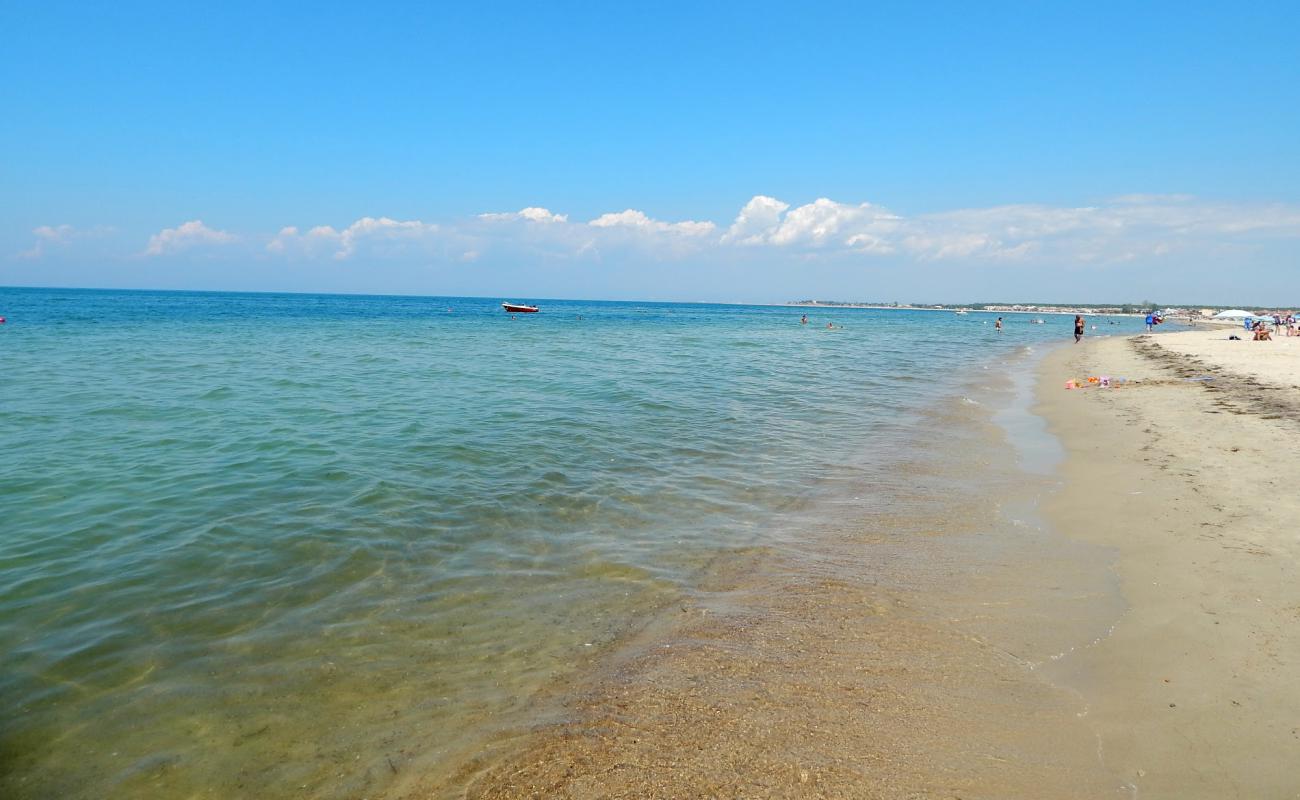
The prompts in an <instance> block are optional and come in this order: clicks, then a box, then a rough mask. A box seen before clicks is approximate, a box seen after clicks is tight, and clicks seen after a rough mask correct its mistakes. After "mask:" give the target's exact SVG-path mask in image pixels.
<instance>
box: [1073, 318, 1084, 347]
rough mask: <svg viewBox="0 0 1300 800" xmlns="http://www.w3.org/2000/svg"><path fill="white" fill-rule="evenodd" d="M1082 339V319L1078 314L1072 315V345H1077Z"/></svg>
mask: <svg viewBox="0 0 1300 800" xmlns="http://www.w3.org/2000/svg"><path fill="white" fill-rule="evenodd" d="M1082 338H1083V317H1082V316H1080V315H1078V314H1075V315H1074V343H1075V344H1078V343H1079V340H1080V339H1082Z"/></svg>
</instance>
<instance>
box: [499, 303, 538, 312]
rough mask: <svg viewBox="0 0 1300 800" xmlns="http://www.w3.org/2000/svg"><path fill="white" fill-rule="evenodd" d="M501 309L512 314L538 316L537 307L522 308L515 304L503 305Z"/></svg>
mask: <svg viewBox="0 0 1300 800" xmlns="http://www.w3.org/2000/svg"><path fill="white" fill-rule="evenodd" d="M501 307H502V308H504V309H505V310H506V311H508V312H509V313H511V314H536V313H537V306H521V305H517V304H515V303H502V304H501Z"/></svg>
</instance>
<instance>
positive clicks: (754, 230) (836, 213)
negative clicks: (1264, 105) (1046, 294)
mask: <svg viewBox="0 0 1300 800" xmlns="http://www.w3.org/2000/svg"><path fill="white" fill-rule="evenodd" d="M33 233H34V234H35V235H36V237H37V244H36V247H34V248H33V249H32V250H31V251H28V252H27V253H25V254H24V255H25V256H28V257H39V255H40V253H41V252H42V249H43V248H49V247H54V246H57V245H59V244H60V243H63V242H66V241H70V240H71V239H73V238H75V237H77V236H80V235H83V233H82V232H80V231H76V230H74V229H72V228H71V227H70V226H66V225H60V226H42V227H40V228H37V229H36V230H34V231H33ZM236 238H237V237H236V236H235V235H234V234H232V233H227V232H225V231H219V230H213V229H212V228H209V227H207V226H206V225H204V224H203V223H202V222H201V221H199V220H194V221H191V222H187V223H185V224H183V225H180V226H178V227H176V228H171V229H168V230H165V231H162V232H160V233H159V234H157V235H155V236H154V237H153V238H151V239H150V241H149V247H148V249H147V250H146V253H148V254H149V255H151V256H160V255H164V254H172V253H177V252H181V251H183V250H185V249H187V248H189V247H193V246H197V245H213V244H228V243H231V242H234V241H236ZM1290 239H1300V207H1297V206H1289V205H1278V204H1274V205H1247V204H1232V203H1216V202H1208V201H1204V200H1200V199H1197V198H1194V197H1187V196H1182V195H1125V196H1122V197H1117V198H1110V199H1107V200H1105V201H1103V202H1100V203H1097V204H1093V205H1080V206H1052V205H1045V204H1011V205H1000V206H990V207H984V208H963V209H954V210H948V211H940V212H933V213H925V214H916V215H911V216H909V215H904V214H900V213H896V212H895V211H893V210H891V209H890V208H888V207H887V206H885V205H881V204H877V203H874V202H855V203H850V202H841V201H837V200H833V199H830V198H826V197H821V198H818V199H816V200H813V201H812V202H808V203H804V204H802V205H795V204H791V203H789V202H786V201H785V200H781V199H778V198H776V197H772V196H769V195H755V196H753V197H752V198H751V199H750V200H749V201H748V202H746V203H745V204H744V206H743V207H742V208H741V209H740V210H739V211H738V212H737V214H736V215H735V217H734V218H733V219H732V221H731V223H730V224H729V226H727V227H725V228H719V226H718V225H717V224H715V223H714V222H711V221H707V220H683V221H676V222H672V221H665V220H660V219H655V218H654V217H651V216H650V215H648V214H646V213H645V212H644V211H640V210H637V209H631V208H629V209H625V210H623V211H616V212H610V213H606V214H601V215H599V216H596V217H595V218H594V219H590V220H587V221H571V220H570V218H569V216H568V215H567V214H563V213H557V212H553V211H551V210H550V209H547V208H543V207H540V206H529V207H527V208H523V209H520V210H519V211H512V212H491V213H484V214H478V215H475V216H472V217H469V218H462V219H458V220H450V221H447V222H443V223H432V222H423V221H420V220H397V219H392V218H389V217H370V216H367V217H362V218H360V219H358V220H356V221H355V222H353V223H351V224H350V225H348V226H347V227H344V228H335V227H333V226H330V225H318V226H315V227H303V228H299V227H297V226H289V227H285V228H282V229H280V231H279V232H278V233H277V234H276V235H275V236H274V237H271V238H269V239H263V240H262V241H261V246H263V247H264V248H265V252H267V253H269V254H272V255H279V256H282V257H286V258H299V259H317V258H321V259H336V260H349V259H354V258H358V257H361V256H364V257H366V258H369V259H389V260H400V259H411V258H424V259H427V260H428V261H429V262H430V263H447V264H452V263H455V264H461V265H465V267H466V268H467V269H468V268H482V265H491V264H494V263H497V262H498V261H501V260H503V259H509V260H514V261H519V260H521V259H522V260H524V261H525V263H527V262H528V261H530V260H531V261H533V262H535V263H559V262H566V261H567V262H597V261H600V260H602V259H604V258H606V257H608V256H611V255H615V254H618V253H621V252H629V253H630V252H635V253H636V254H637V255H638V257H643V258H644V257H648V258H651V259H660V260H665V261H667V260H680V259H685V258H693V257H699V256H703V257H706V258H716V259H719V260H726V259H736V260H749V259H753V258H760V257H764V256H763V254H764V253H767V254H770V256H771V257H773V258H777V259H781V258H788V257H789V256H790V255H797V256H798V258H800V259H801V260H803V259H827V260H830V259H840V260H850V261H851V260H855V259H857V260H863V261H874V262H876V263H927V262H940V261H942V262H954V263H971V264H979V263H989V264H993V263H1003V262H1019V263H1025V264H1038V263H1041V264H1051V265H1067V264H1079V265H1084V264H1094V263H1096V264H1101V263H1123V262H1126V261H1133V260H1137V259H1160V258H1176V257H1180V256H1186V255H1189V254H1193V253H1194V254H1197V255H1198V257H1199V256H1204V255H1206V254H1207V253H1222V252H1227V251H1229V250H1231V251H1233V252H1235V253H1238V254H1239V253H1241V252H1244V251H1245V250H1249V249H1250V248H1252V247H1265V246H1267V243H1268V242H1269V241H1276V240H1290ZM471 265H474V266H472V267H471Z"/></svg>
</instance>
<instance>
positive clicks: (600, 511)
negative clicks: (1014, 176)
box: [0, 290, 1300, 798]
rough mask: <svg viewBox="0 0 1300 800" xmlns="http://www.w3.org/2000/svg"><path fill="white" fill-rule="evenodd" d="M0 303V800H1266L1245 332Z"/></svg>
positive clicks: (1269, 432) (467, 301) (1269, 755)
mask: <svg viewBox="0 0 1300 800" xmlns="http://www.w3.org/2000/svg"><path fill="white" fill-rule="evenodd" d="M7 301H8V306H9V308H11V309H17V311H18V313H17V314H15V317H16V318H18V319H19V320H20V322H19V323H17V324H13V325H8V326H7V327H6V331H5V337H6V345H7V346H8V347H9V350H8V351H7V352H8V353H9V357H10V363H11V366H12V369H11V372H10V376H9V377H10V379H11V381H12V384H13V390H12V396H13V402H12V405H11V407H10V409H9V411H8V413H7V414H6V415H5V416H3V417H0V440H3V441H4V442H5V443H6V452H7V453H8V454H9V458H8V459H7V461H6V462H5V463H4V465H3V466H0V501H3V503H4V504H5V505H6V507H7V508H8V509H9V512H8V513H9V516H8V522H9V523H10V525H11V530H12V531H13V532H14V533H13V534H11V535H10V536H9V537H8V538H6V539H5V540H4V541H3V542H0V555H3V556H4V559H5V560H3V561H0V569H2V570H3V577H4V578H5V580H4V581H0V612H4V613H0V645H3V647H0V650H3V651H4V652H5V653H6V656H7V657H6V661H7V669H6V670H5V671H4V672H3V673H0V695H2V696H3V697H4V698H5V699H6V702H7V703H8V704H9V707H10V708H11V709H12V713H11V714H9V715H8V717H7V718H6V719H5V721H4V723H3V725H0V794H4V795H5V796H6V797H9V796H12V797H15V798H45V797H54V796H58V797H68V798H130V797H139V796H150V797H157V798H172V797H175V798H182V797H193V796H197V795H199V794H203V793H214V792H215V793H217V794H219V795H221V796H229V797H242V796H258V797H268V798H274V797H299V796H304V795H305V796H310V797H314V798H351V797H372V798H461V797H470V798H509V797H573V798H577V797H628V798H631V797H696V796H715V797H752V796H771V797H846V798H894V797H936V798H938V797H945V798H949V797H965V798H978V797H987V798H1008V797H1009V798H1031V797H1035V798H1036V797H1053V798H1057V797H1060V798H1090V797H1103V796H1107V797H1108V796H1115V795H1116V794H1117V793H1118V794H1119V795H1120V796H1134V795H1135V793H1139V792H1140V796H1143V797H1147V796H1156V797H1162V796H1163V797H1202V796H1203V797H1220V796H1231V794H1232V792H1233V791H1238V790H1239V791H1240V793H1241V796H1250V797H1265V796H1267V797H1272V796H1289V795H1288V794H1287V793H1288V792H1294V784H1292V783H1290V782H1291V781H1293V779H1292V777H1291V776H1289V775H1288V774H1286V772H1285V765H1287V764H1290V763H1292V762H1293V761H1294V756H1295V752H1294V749H1295V746H1296V745H1295V741H1296V739H1295V734H1294V732H1293V731H1292V727H1288V726H1289V725H1291V726H1293V723H1292V722H1289V720H1294V719H1296V717H1297V715H1296V710H1297V709H1296V703H1295V686H1294V685H1293V683H1292V682H1289V681H1291V679H1290V678H1289V676H1290V675H1291V674H1292V670H1290V669H1289V665H1291V664H1292V663H1294V661H1295V658H1296V655H1297V654H1296V653H1295V642H1294V639H1293V638H1290V637H1289V635H1288V632H1287V625H1288V624H1290V625H1294V623H1295V621H1296V617H1297V613H1298V611H1297V610H1298V609H1300V598H1297V597H1296V592H1295V591H1294V590H1293V589H1292V588H1291V587H1290V586H1289V585H1288V583H1287V581H1288V580H1290V578H1291V572H1290V566H1289V565H1290V564H1291V563H1293V560H1294V552H1293V550H1294V540H1295V536H1294V534H1293V533H1291V532H1290V531H1291V528H1289V527H1288V526H1289V525H1290V523H1291V521H1292V520H1293V519H1294V517H1295V512H1296V508H1295V501H1294V499H1293V495H1294V493H1292V492H1289V491H1288V490H1287V484H1286V477H1285V475H1284V473H1283V469H1284V468H1285V458H1284V456H1285V455H1286V453H1289V452H1293V451H1294V445H1295V441H1294V436H1295V430H1294V424H1295V423H1294V421H1295V406H1294V400H1293V397H1292V395H1293V393H1294V390H1283V389H1272V388H1269V387H1270V386H1274V385H1279V384H1280V383H1283V382H1285V379H1286V377H1287V376H1288V375H1294V374H1295V373H1294V370H1293V369H1292V367H1291V366H1289V364H1292V363H1294V362H1293V361H1288V359H1292V358H1293V356H1294V355H1295V354H1296V353H1297V352H1300V351H1298V350H1297V349H1295V348H1294V347H1293V346H1292V345H1291V343H1290V342H1289V341H1286V340H1280V341H1277V342H1271V343H1270V342H1228V341H1226V340H1220V339H1218V338H1216V335H1217V336H1219V337H1226V336H1227V333H1226V332H1222V331H1221V332H1217V334H1216V332H1198V331H1192V332H1186V333H1173V334H1170V333H1166V332H1161V333H1160V334H1158V335H1156V336H1136V337H1135V338H1125V336H1130V337H1134V335H1135V334H1138V333H1139V332H1140V330H1141V325H1140V321H1138V320H1122V321H1120V322H1119V323H1117V324H1116V325H1115V326H1108V330H1107V331H1105V333H1108V334H1115V335H1113V336H1111V337H1109V338H1104V337H1098V338H1093V337H1091V336H1090V337H1088V338H1087V339H1085V341H1084V343H1083V344H1080V345H1074V344H1071V343H1069V339H1068V334H1069V327H1068V325H1065V324H1063V325H1055V326H1053V325H1034V324H1031V323H1029V322H1028V321H1023V320H1011V319H1008V320H1007V324H1006V325H1005V327H1004V329H1003V331H1002V332H997V331H996V330H995V329H994V327H993V325H992V320H993V319H995V318H996V317H995V316H994V315H990V314H983V313H974V314H971V315H969V316H965V315H961V316H959V315H935V314H933V313H929V312H911V311H881V312H877V311H866V310H852V309H836V310H827V311H819V312H818V316H817V317H815V318H814V320H812V322H813V324H810V325H802V324H800V322H799V316H797V315H796V314H795V313H793V312H791V311H789V310H786V309H777V308H771V307H744V306H692V305H680V304H641V303H594V302H585V301H566V302H564V303H561V302H559V301H555V302H552V303H548V304H547V306H546V308H545V309H544V310H543V311H542V312H541V313H539V314H537V315H529V316H530V318H529V319H527V320H522V319H521V320H513V319H511V318H510V317H509V316H508V315H505V314H503V313H502V312H501V310H500V308H499V306H498V305H497V304H496V303H494V302H492V301H485V300H481V299H477V300H476V299H473V298H395V297H363V296H339V297H326V296H291V295H240V294H223V293H214V294H203V295H196V294H188V293H167V292H159V293H138V292H94V291H65V290H26V291H10V293H9V295H8V297H7ZM112 314H116V315H117V316H115V317H114V316H112ZM103 320H109V321H103ZM827 322H833V323H834V326H835V327H834V328H829V329H828V328H826V327H825V323H827ZM1062 340H1064V342H1063V341H1062ZM1296 341H1300V340H1296ZM1162 343H1163V344H1162ZM503 351H505V352H509V353H511V356H512V359H513V360H514V363H517V364H518V365H520V366H519V368H518V369H516V370H513V371H510V372H508V373H505V374H503V373H502V372H501V370H500V369H499V365H500V363H501V359H500V353H502V352H503ZM215 353H220V354H221V355H220V357H216V358H214V357H213V354H215ZM1044 353H1045V354H1046V355H1043V354H1044ZM591 364H600V365H601V369H599V370H592V369H590V365H591ZM1234 370H1237V371H1234ZM1247 372H1249V374H1247ZM1094 375H1107V376H1110V377H1114V378H1125V379H1126V381H1125V382H1124V383H1123V384H1122V386H1120V388H1115V389H1101V388H1088V389H1082V390H1065V389H1064V388H1063V387H1064V385H1065V380H1066V379H1070V378H1073V379H1079V378H1086V377H1088V376H1094ZM1116 382H1117V383H1118V381H1116ZM72 420H75V421H76V424H75V425H74V424H70V421H72ZM1234 447H1235V448H1237V449H1236V450H1235V451H1234V450H1232V448H1234ZM1279 455H1281V456H1283V457H1282V458H1279ZM1242 521H1248V522H1245V523H1243V522H1242ZM1192 562H1194V563H1192ZM1171 704H1172V705H1171ZM1188 737H1191V738H1190V739H1189V738H1188ZM1216 758H1217V759H1219V760H1220V762H1221V763H1214V764H1213V766H1212V767H1211V766H1209V765H1210V764H1211V763H1212V762H1213V759H1216Z"/></svg>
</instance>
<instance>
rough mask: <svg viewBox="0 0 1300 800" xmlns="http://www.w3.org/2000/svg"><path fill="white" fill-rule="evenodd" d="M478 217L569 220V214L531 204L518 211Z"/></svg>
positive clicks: (488, 218) (540, 220) (489, 218)
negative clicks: (554, 211) (552, 211)
mask: <svg viewBox="0 0 1300 800" xmlns="http://www.w3.org/2000/svg"><path fill="white" fill-rule="evenodd" d="M478 218H479V219H481V220H487V221H488V222H512V221H516V220H523V221H525V222H568V221H569V215H568V214H552V213H551V211H550V209H546V208H538V207H537V206H529V207H528V208H523V209H520V210H518V211H507V212H504V213H502V212H497V213H490V214H479V215H478Z"/></svg>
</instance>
